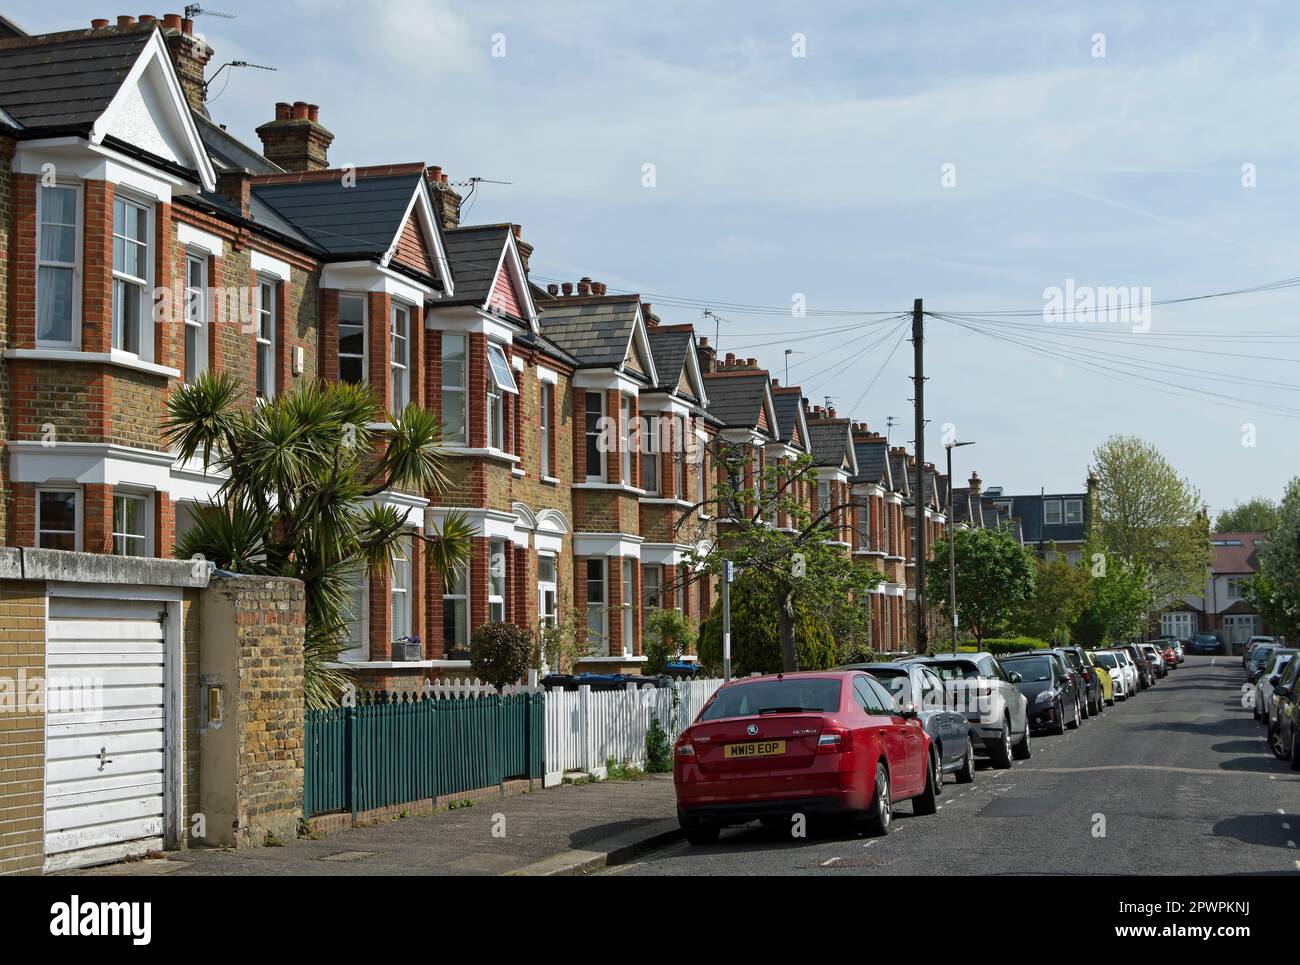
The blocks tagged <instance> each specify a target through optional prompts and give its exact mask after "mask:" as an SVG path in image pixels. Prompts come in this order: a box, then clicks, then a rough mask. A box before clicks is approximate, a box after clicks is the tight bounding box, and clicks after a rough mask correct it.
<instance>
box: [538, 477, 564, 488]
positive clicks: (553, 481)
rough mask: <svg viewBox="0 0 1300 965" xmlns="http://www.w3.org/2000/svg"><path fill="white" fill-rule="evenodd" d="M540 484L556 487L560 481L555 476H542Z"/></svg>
mask: <svg viewBox="0 0 1300 965" xmlns="http://www.w3.org/2000/svg"><path fill="white" fill-rule="evenodd" d="M542 482H544V483H546V485H548V486H558V485H559V484H560V480H559V479H557V478H556V477H555V476H543V477H542Z"/></svg>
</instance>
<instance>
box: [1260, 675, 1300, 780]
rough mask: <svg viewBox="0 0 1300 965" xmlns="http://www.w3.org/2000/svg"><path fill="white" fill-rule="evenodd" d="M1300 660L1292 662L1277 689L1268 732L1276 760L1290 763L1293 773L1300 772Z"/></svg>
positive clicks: (1270, 747)
mask: <svg viewBox="0 0 1300 965" xmlns="http://www.w3.org/2000/svg"><path fill="white" fill-rule="evenodd" d="M1298 674H1300V660H1292V661H1291V663H1290V664H1289V665H1288V667H1287V672H1286V674H1285V675H1284V676H1283V678H1282V679H1281V680H1279V681H1278V683H1277V685H1276V686H1275V687H1274V688H1273V701H1272V703H1273V707H1272V715H1271V720H1270V722H1269V728H1268V747H1269V750H1271V751H1272V752H1273V756H1274V757H1276V758H1277V759H1278V760H1281V761H1289V762H1290V764H1291V770H1293V771H1300V740H1296V732H1297V731H1300V679H1298V678H1297V675H1298Z"/></svg>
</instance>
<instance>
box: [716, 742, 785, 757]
mask: <svg viewBox="0 0 1300 965" xmlns="http://www.w3.org/2000/svg"><path fill="white" fill-rule="evenodd" d="M784 753H785V741H753V742H751V743H748V744H728V745H727V746H726V749H725V750H724V753H723V756H724V757H727V758H733V757H776V756H777V755H779V754H784Z"/></svg>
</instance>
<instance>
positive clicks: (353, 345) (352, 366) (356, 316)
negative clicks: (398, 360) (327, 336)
mask: <svg viewBox="0 0 1300 965" xmlns="http://www.w3.org/2000/svg"><path fill="white" fill-rule="evenodd" d="M339 381H340V382H350V383H352V384H353V385H362V384H364V383H365V381H366V299H365V297H364V296H362V295H339Z"/></svg>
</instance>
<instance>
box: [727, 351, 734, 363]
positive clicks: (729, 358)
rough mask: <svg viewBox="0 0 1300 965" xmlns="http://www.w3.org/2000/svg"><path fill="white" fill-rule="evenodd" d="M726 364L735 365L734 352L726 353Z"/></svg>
mask: <svg viewBox="0 0 1300 965" xmlns="http://www.w3.org/2000/svg"><path fill="white" fill-rule="evenodd" d="M727 364H728V365H735V364H736V353H735V352H728V353H727Z"/></svg>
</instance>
